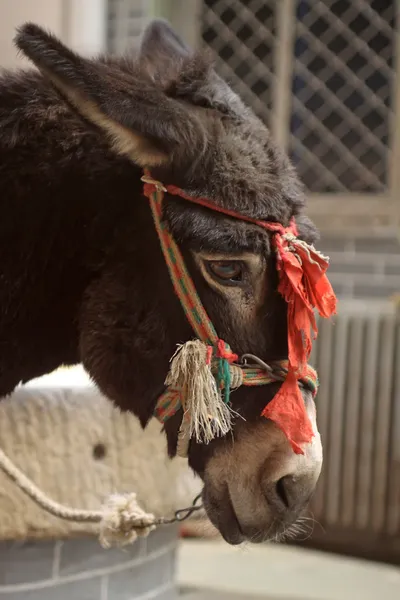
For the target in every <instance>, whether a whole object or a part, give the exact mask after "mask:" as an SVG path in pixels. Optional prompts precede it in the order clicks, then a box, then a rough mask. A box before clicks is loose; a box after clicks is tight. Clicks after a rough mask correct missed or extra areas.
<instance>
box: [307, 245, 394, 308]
mask: <svg viewBox="0 0 400 600" xmlns="http://www.w3.org/2000/svg"><path fill="white" fill-rule="evenodd" d="M318 248H319V249H320V250H322V252H324V253H326V254H327V255H328V256H329V257H330V259H331V266H330V269H329V274H330V275H329V277H330V280H331V282H332V285H333V286H334V288H335V291H336V293H337V295H338V296H339V297H340V298H346V299H347V298H349V299H350V298H355V299H379V300H385V299H387V300H390V298H391V297H393V295H395V294H400V241H399V239H396V238H394V237H392V238H390V237H382V238H379V237H374V238H355V239H354V238H350V237H338V236H329V235H323V236H322V237H321V241H320V242H319V244H318Z"/></svg>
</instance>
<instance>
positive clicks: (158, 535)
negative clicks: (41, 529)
mask: <svg viewBox="0 0 400 600" xmlns="http://www.w3.org/2000/svg"><path fill="white" fill-rule="evenodd" d="M177 543H178V528H177V527H176V526H171V525H170V526H166V527H163V528H159V529H157V530H156V531H154V532H152V533H151V534H150V536H149V537H148V538H147V539H139V540H138V541H137V542H136V543H135V544H133V545H132V546H128V547H127V548H124V549H115V548H112V549H110V550H103V549H102V548H101V547H100V546H99V543H98V541H97V539H95V538H90V537H84V538H77V539H70V540H64V541H47V542H46V541H33V542H0V599H1V600H75V599H76V600H134V599H137V600H140V599H142V600H145V599H150V598H151V599H152V600H153V599H154V600H175V599H176V598H177V597H178V594H177V591H176V586H175V557H176V547H177Z"/></svg>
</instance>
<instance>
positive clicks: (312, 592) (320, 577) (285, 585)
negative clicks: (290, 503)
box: [178, 540, 400, 600]
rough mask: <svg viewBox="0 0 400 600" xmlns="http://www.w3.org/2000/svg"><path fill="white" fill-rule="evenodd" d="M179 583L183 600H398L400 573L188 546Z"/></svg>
mask: <svg viewBox="0 0 400 600" xmlns="http://www.w3.org/2000/svg"><path fill="white" fill-rule="evenodd" d="M178 579H179V581H180V583H181V585H182V588H183V591H184V588H186V590H187V591H186V593H185V594H183V595H182V600H184V599H185V600H186V599H187V600H202V599H204V600H252V599H254V600H260V599H261V598H263V599H264V600H358V599H360V600H380V599H382V600H399V599H400V568H396V567H392V566H388V565H380V564H375V563H371V562H367V561H362V560H356V559H350V558H346V557H341V556H335V555H330V554H327V553H322V552H316V551H312V550H305V549H302V548H295V547H289V546H284V545H275V544H271V545H262V546H248V547H245V548H239V549H238V548H232V547H230V546H228V545H227V544H225V543H223V542H219V541H203V540H187V541H184V542H183V543H182V545H181V549H180V554H179V566H178ZM196 594H197V595H196ZM235 594H237V595H235Z"/></svg>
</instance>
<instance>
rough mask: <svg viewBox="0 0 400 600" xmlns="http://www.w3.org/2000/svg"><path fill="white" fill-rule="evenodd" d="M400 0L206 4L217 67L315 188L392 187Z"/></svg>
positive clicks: (207, 35)
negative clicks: (398, 8) (398, 5)
mask: <svg viewBox="0 0 400 600" xmlns="http://www.w3.org/2000/svg"><path fill="white" fill-rule="evenodd" d="M395 5H396V1H395V0H267V1H262V0H204V2H203V23H202V40H203V44H204V45H205V46H207V47H208V48H210V49H211V51H212V52H213V53H214V55H215V56H216V59H217V68H218V70H219V71H220V73H221V74H222V75H223V76H224V77H226V78H228V79H229V80H230V82H231V83H232V85H233V86H234V87H235V89H236V90H237V91H238V92H239V93H240V95H241V96H242V97H243V98H244V100H245V101H247V103H248V104H250V106H252V108H253V109H254V110H255V112H256V113H257V114H258V115H259V116H260V117H261V118H262V119H263V120H264V121H265V122H266V123H267V124H268V125H269V126H270V127H271V129H272V131H273V133H274V134H275V136H276V137H277V139H278V141H279V142H280V143H281V144H283V145H285V146H286V149H287V150H288V151H289V152H290V154H291V156H292V158H293V159H294V161H295V163H296V166H297V169H298V171H299V173H300V176H301V177H302V179H303V181H304V183H305V184H306V186H307V188H308V189H309V190H310V191H312V192H318V193H332V192H339V193H340V192H341V193H343V192H344V193H346V192H364V193H380V192H383V191H385V189H386V187H387V185H388V176H389V167H388V165H389V159H390V126H391V125H390V120H391V117H392V115H391V110H392V105H393V102H394V99H393V94H394V79H395V70H394V53H395V37H396V26H395V10H396V8H395Z"/></svg>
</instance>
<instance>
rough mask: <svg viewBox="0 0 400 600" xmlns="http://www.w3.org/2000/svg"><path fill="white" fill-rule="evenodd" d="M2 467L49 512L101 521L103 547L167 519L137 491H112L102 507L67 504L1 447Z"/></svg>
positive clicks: (123, 541)
mask: <svg viewBox="0 0 400 600" xmlns="http://www.w3.org/2000/svg"><path fill="white" fill-rule="evenodd" d="M0 469H1V470H2V471H3V472H4V473H5V474H6V475H7V476H8V477H9V478H10V479H11V480H12V481H13V482H14V483H15V484H16V485H17V486H18V487H19V488H20V490H22V491H23V492H24V493H25V494H26V495H27V496H29V498H31V500H33V502H35V503H36V504H37V505H38V506H40V507H41V508H43V510H45V511H46V512H48V513H50V514H51V515H53V516H55V517H59V518H60V519H63V520H65V521H74V522H76V523H99V540H100V543H101V545H102V546H103V547H104V548H109V547H110V546H112V545H116V546H125V545H127V544H131V543H133V542H134V541H135V540H136V539H137V537H138V536H140V537H146V536H148V535H149V533H150V532H151V531H152V530H153V529H155V527H156V526H157V525H162V524H165V523H167V522H168V521H167V520H166V519H164V518H162V517H161V518H156V517H155V516H154V515H152V514H151V513H146V512H145V511H144V510H143V509H142V508H141V507H140V506H139V504H138V502H137V499H136V494H135V493H131V494H113V495H111V496H110V497H109V498H108V499H107V500H106V502H105V503H104V505H103V506H102V508H101V509H100V510H81V509H78V508H72V507H70V506H64V505H63V504H60V503H58V502H55V501H54V500H52V499H51V498H49V497H48V496H47V495H46V494H45V493H44V492H43V491H42V490H41V489H40V488H39V487H38V486H37V485H35V483H33V481H31V480H30V479H29V478H28V477H27V476H26V475H25V474H24V473H23V472H22V471H21V470H20V469H19V468H18V467H16V466H15V465H14V463H13V462H12V461H11V460H10V459H9V458H8V456H7V455H6V454H5V453H4V452H3V450H1V449H0Z"/></svg>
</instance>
